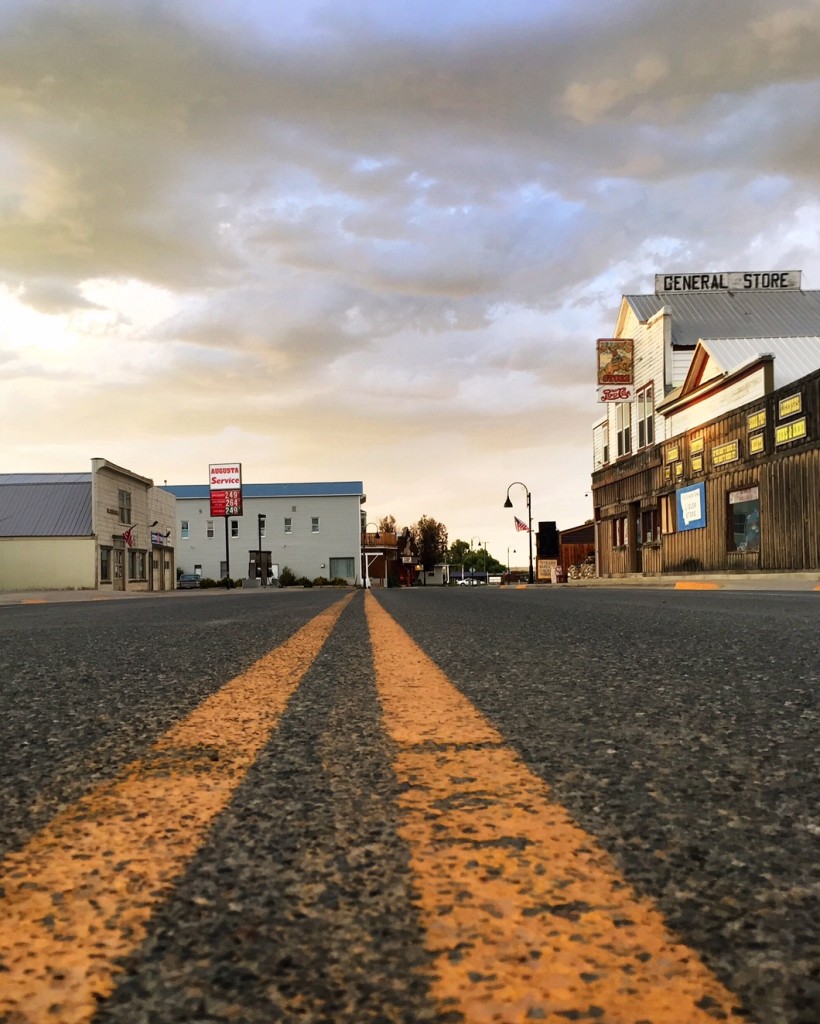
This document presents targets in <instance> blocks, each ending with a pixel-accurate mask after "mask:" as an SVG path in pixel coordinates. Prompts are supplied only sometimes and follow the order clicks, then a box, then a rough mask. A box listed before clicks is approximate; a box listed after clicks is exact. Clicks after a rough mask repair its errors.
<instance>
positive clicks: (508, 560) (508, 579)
mask: <svg viewBox="0 0 820 1024" xmlns="http://www.w3.org/2000/svg"><path fill="white" fill-rule="evenodd" d="M510 548H512V553H513V554H515V548H513V547H512V544H508V545H507V582H508V583H509V582H510Z"/></svg>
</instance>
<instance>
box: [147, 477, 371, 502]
mask: <svg viewBox="0 0 820 1024" xmlns="http://www.w3.org/2000/svg"><path fill="white" fill-rule="evenodd" d="M162 489H163V490H165V491H169V492H170V493H171V494H173V495H174V496H175V497H176V498H178V499H182V500H184V499H186V498H199V499H203V498H207V497H208V496H209V494H210V488H209V486H208V484H165V485H164V486H163V488H162ZM242 496H243V497H244V498H317V497H320V498H327V497H333V498H338V497H358V498H361V497H364V484H363V483H362V482H361V480H346V481H341V482H338V481H337V482H334V483H305V484H243V485H242Z"/></svg>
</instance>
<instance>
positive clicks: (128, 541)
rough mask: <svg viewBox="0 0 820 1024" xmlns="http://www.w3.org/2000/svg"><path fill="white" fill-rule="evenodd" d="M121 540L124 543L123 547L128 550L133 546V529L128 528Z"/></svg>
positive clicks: (131, 527)
mask: <svg viewBox="0 0 820 1024" xmlns="http://www.w3.org/2000/svg"><path fill="white" fill-rule="evenodd" d="M122 539H123V540H124V541H125V546H126V547H128V548H130V547H132V546H133V544H134V527H133V526H129V527H128V529H127V530H126V531H125V533H124V534H123V535H122Z"/></svg>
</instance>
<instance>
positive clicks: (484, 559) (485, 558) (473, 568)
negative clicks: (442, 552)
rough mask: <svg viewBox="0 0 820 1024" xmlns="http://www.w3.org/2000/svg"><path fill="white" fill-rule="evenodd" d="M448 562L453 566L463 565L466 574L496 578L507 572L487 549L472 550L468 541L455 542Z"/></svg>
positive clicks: (448, 555)
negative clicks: (478, 574) (499, 574)
mask: <svg viewBox="0 0 820 1024" xmlns="http://www.w3.org/2000/svg"><path fill="white" fill-rule="evenodd" d="M447 561H448V562H450V563H451V564H452V565H459V566H461V565H463V566H464V571H465V572H484V569H485V567H486V569H487V574H488V575H492V576H495V575H497V574H498V573H502V572H506V571H507V567H506V566H505V565H504V564H502V563H501V562H499V561H498V559H497V558H494V557H493V556H492V555H491V554H490V553H489V551H487V550H486V549H485V548H483V547H482V548H475V549H471V548H470V545H469V544H468V543H467V541H466V540H454V541H453V543H452V544H451V545H450V550H449V552H448V554H447Z"/></svg>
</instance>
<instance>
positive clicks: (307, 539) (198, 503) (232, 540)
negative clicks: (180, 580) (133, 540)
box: [165, 480, 365, 585]
mask: <svg viewBox="0 0 820 1024" xmlns="http://www.w3.org/2000/svg"><path fill="white" fill-rule="evenodd" d="M165 489H166V490H167V491H168V492H169V493H170V494H172V495H174V497H175V498H176V534H177V566H178V568H179V569H180V570H182V571H184V572H189V573H196V574H197V575H198V576H201V577H203V578H204V579H214V580H221V579H224V578H225V577H226V576H228V575H230V577H231V579H243V580H256V579H259V578H261V579H272V580H278V578H279V575H280V573H281V572H282V570H283V569H285V568H288V569H290V570H291V572H293V573H294V574H295V576H296V577H297V578H301V577H306V578H307V579H309V580H311V581H312V580H314V579H316V578H318V577H324V578H326V579H328V580H332V579H334V578H336V579H344V580H346V581H347V582H348V583H351V584H356V585H358V584H360V583H361V565H362V541H361V538H362V533H361V531H362V517H361V506H362V504H363V502H364V500H365V493H364V489H363V485H362V482H361V481H359V480H355V481H343V482H334V483H287V484H273V483H272V484H245V485H244V486H243V487H242V515H229V516H218V517H217V516H214V515H212V514H211V501H210V490H209V487H208V484H181V485H170V484H168V485H166V487H165Z"/></svg>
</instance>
